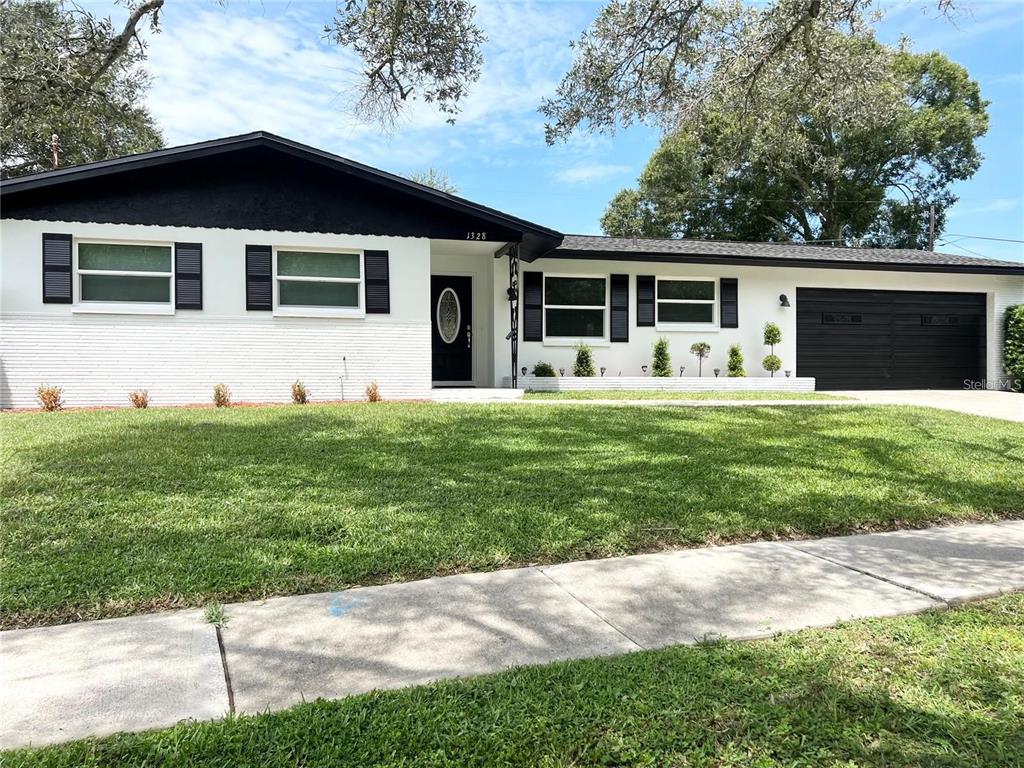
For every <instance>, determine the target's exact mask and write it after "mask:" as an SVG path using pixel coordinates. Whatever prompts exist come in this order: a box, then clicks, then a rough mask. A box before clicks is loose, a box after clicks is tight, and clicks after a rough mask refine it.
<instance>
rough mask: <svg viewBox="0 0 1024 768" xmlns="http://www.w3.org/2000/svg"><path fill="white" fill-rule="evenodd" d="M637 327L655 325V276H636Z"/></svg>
mask: <svg viewBox="0 0 1024 768" xmlns="http://www.w3.org/2000/svg"><path fill="white" fill-rule="evenodd" d="M636 324H637V327H644V326H653V325H654V276H653V275H637V276H636Z"/></svg>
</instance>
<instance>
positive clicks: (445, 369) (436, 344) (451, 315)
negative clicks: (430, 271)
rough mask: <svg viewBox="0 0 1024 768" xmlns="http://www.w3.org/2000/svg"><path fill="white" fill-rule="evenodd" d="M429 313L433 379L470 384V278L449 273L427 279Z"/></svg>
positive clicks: (471, 358) (471, 311) (471, 299)
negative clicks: (428, 280)
mask: <svg viewBox="0 0 1024 768" xmlns="http://www.w3.org/2000/svg"><path fill="white" fill-rule="evenodd" d="M430 313H431V315H432V316H433V318H432V320H433V323H432V324H433V328H434V331H433V334H432V335H431V348H432V349H433V371H434V375H433V378H434V381H437V382H444V383H466V384H468V383H470V382H472V380H473V326H472V323H473V279H472V278H470V277H455V276H451V275H432V276H431V278H430Z"/></svg>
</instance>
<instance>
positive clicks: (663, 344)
mask: <svg viewBox="0 0 1024 768" xmlns="http://www.w3.org/2000/svg"><path fill="white" fill-rule="evenodd" d="M671 375H672V358H671V357H670V356H669V354H668V339H666V338H665V337H664V336H662V337H661V338H660V339H658V340H657V341H656V342H654V355H653V356H652V357H651V376H671Z"/></svg>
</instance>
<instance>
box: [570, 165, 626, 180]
mask: <svg viewBox="0 0 1024 768" xmlns="http://www.w3.org/2000/svg"><path fill="white" fill-rule="evenodd" d="M630 170H631V169H630V166H628V165H615V164H612V163H582V164H580V165H574V166H573V167H571V168H565V169H563V170H561V171H559V172H558V173H556V174H555V179H557V180H558V181H561V182H563V183H565V184H589V183H591V182H594V181H599V180H601V179H607V178H609V177H611V176H621V175H623V174H625V173H627V172H628V171H630Z"/></svg>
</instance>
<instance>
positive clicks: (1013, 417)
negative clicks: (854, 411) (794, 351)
mask: <svg viewBox="0 0 1024 768" xmlns="http://www.w3.org/2000/svg"><path fill="white" fill-rule="evenodd" d="M831 394H835V395H844V396H846V397H852V398H853V399H855V400H859V401H860V402H863V403H874V404H879V405H922V406H926V407H928V408H944V409H946V410H948V411H960V412H961V413H972V414H974V415H976V416H991V417H993V418H996V419H1008V420H1009V421H1024V394H1018V393H1015V392H997V391H995V390H991V389H965V390H951V389H896V390H876V391H871V392H833V393H831Z"/></svg>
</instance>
